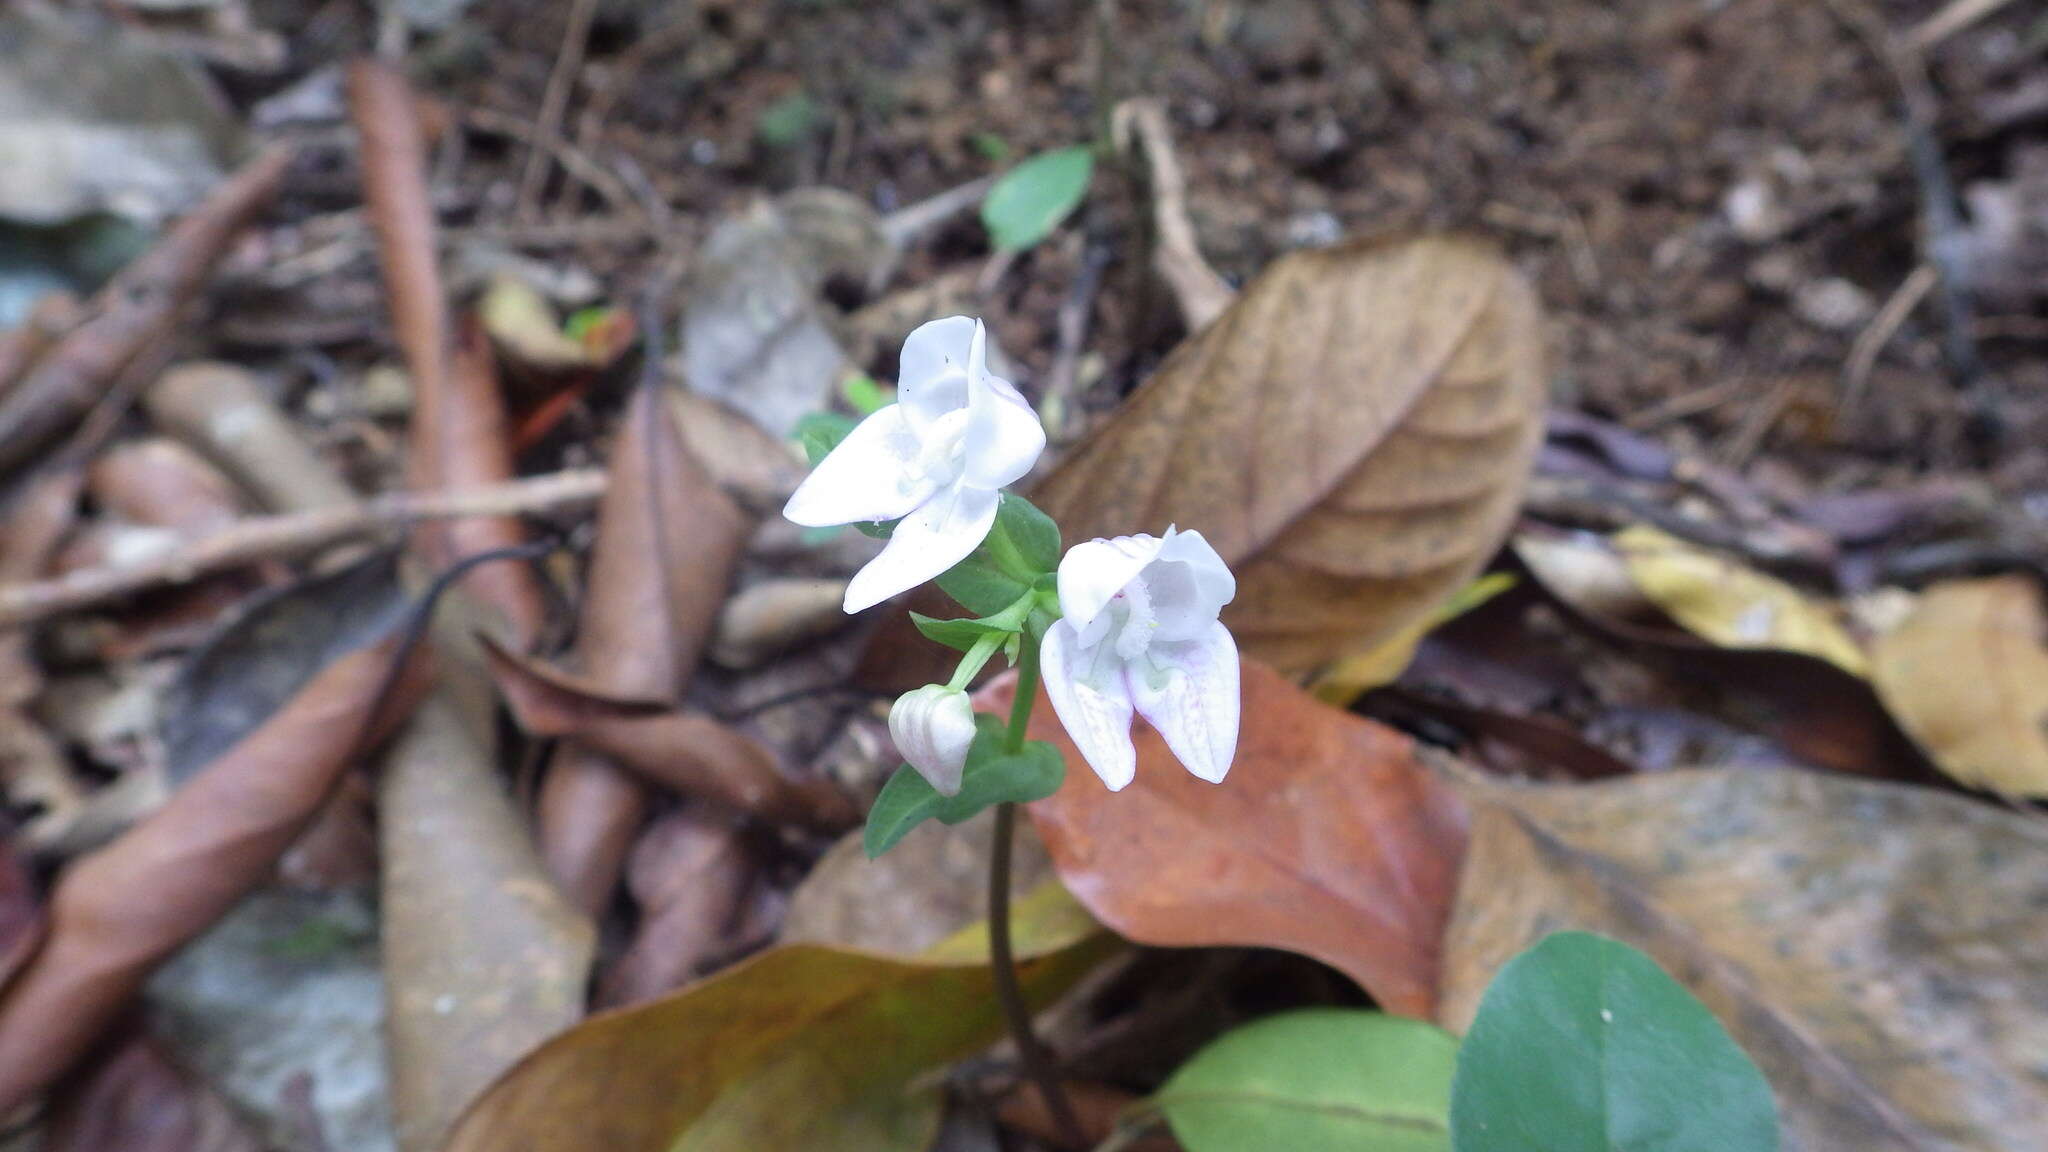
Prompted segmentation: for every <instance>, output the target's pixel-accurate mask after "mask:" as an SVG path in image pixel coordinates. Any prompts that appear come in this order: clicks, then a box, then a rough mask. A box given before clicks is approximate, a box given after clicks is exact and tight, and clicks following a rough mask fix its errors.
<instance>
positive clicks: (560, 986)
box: [377, 697, 595, 1152]
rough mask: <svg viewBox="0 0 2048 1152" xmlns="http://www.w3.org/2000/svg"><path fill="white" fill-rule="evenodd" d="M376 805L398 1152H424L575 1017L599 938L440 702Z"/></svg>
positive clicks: (400, 748) (428, 708)
mask: <svg viewBox="0 0 2048 1152" xmlns="http://www.w3.org/2000/svg"><path fill="white" fill-rule="evenodd" d="M377 799H378V811H379V813H380V814H381V817H382V820H381V825H380V831H381V841H382V844H383V862H384V872H383V885H382V905H383V914H384V923H383V941H384V985H385V994H386V996H387V998H388V1003H389V1005H390V1017H389V1019H388V1020H387V1022H386V1034H387V1036H388V1037H389V1042H390V1049H391V1095H392V1119H393V1124H394V1127H395V1129H396V1132H397V1137H398V1146H399V1148H400V1150H401V1152H428V1150H430V1149H433V1148H436V1147H438V1146H439V1144H440V1141H441V1138H442V1136H443V1135H444V1134H445V1133H446V1131H447V1130H448V1126H449V1125H450V1124H451V1123H453V1122H454V1120H455V1118H456V1117H457V1116H459V1115H461V1113H462V1109H463V1108H464V1107H466V1106H467V1105H468V1103H469V1101H470V1100H472V1099H474V1098H475V1097H476V1096H477V1094H478V1093H480V1092H482V1091H483V1089H484V1088H485V1087H486V1086H487V1085H489V1084H490V1082H491V1081H492V1080H494V1079H496V1078H497V1076H498V1075H499V1074H500V1073H502V1072H503V1071H504V1070H505V1069H507V1068H509V1067H511V1065H512V1063H513V1062H514V1061H516V1060H518V1059H519V1058H520V1057H521V1056H524V1055H525V1054H526V1053H527V1052H529V1051H531V1050H532V1049H533V1048H535V1047H536V1046H538V1045H539V1044H540V1043H541V1042H542V1041H544V1040H546V1039H547V1038H548V1037H550V1036H552V1035H554V1034H555V1033H557V1032H559V1031H561V1030H562V1029H564V1028H566V1027H568V1026H569V1025H570V1024H573V1023H575V1022H576V1021H577V1020H578V1019H580V1018H581V1017H582V1015H583V994H584V981H585V979H586V978H587V977H588V975H589V971H590V959H591V955H592V952H593V950H594V947H595V932H594V930H593V929H592V927H591V925H590V922H589V921H588V920H587V919H586V918H584V917H583V915H582V914H580V913H579V912H577V911H576V909H575V908H573V907H571V906H570V905H569V903H568V902H567V901H566V900H565V899H563V897H562V894H561V892H560V891H559V890H558V889H556V887H555V885H554V884H553V882H551V881H550V880H549V879H548V876H547V874H546V872H545V871H544V870H543V869H542V866H541V863H540V860H539V858H538V857H537V856H536V855H535V853H534V850H533V844H532V841H531V839H530V838H529V836H528V834H527V830H526V826H525V824H524V823H523V822H522V821H521V820H520V818H519V814H518V812H517V811H516V810H515V809H514V808H513V807H512V801H511V798H510V797H508V796H507V795H506V794H505V793H504V790H503V788H502V786H501V785H500V784H499V782H498V779H497V776H496V773H495V772H494V771H493V770H492V766H491V764H490V762H489V760H488V759H487V758H486V757H485V754H484V752H483V750H482V749H481V748H479V747H478V746H477V744H476V742H475V741H474V740H472V739H471V738H470V736H469V734H468V732H467V730H466V729H465V728H464V726H463V723H462V721H461V719H460V717H459V716H458V715H457V713H456V710H455V708H454V706H453V705H452V704H450V703H449V702H448V701H447V700H446V698H445V697H435V698H432V699H429V700H428V701H427V702H426V704H425V705H423V706H422V707H421V709H420V711H419V714H418V715H417V716H415V717H414V718H413V721H412V724H411V725H410V726H409V727H408V728H407V729H406V730H405V731H404V732H403V733H402V734H401V735H400V736H399V738H398V739H397V740H396V741H395V742H394V743H393V745H392V748H391V754H390V756H389V757H388V758H387V760H386V762H385V765H384V772H383V776H382V777H381V779H380V781H379V788H378V794H377Z"/></svg>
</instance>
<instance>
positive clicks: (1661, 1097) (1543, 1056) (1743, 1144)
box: [1451, 932, 1778, 1152]
mask: <svg viewBox="0 0 2048 1152" xmlns="http://www.w3.org/2000/svg"><path fill="white" fill-rule="evenodd" d="M1451 1136H1452V1141H1453V1143H1454V1145H1455V1147H1456V1148H1457V1149H1458V1152H1526V1150H1528V1149H1533V1148H1541V1149H1544V1150H1545V1152H1636V1150H1641V1152H1652V1150H1654V1152H1736V1150H1738V1149H1739V1150H1740V1152H1774V1150H1775V1149H1776V1148H1777V1147H1778V1113H1777V1107H1776V1104H1775V1103H1774V1102H1773V1100H1772V1098H1771V1087H1770V1085H1769V1084H1768V1083H1766V1082H1765V1081H1764V1077H1763V1073H1761V1072H1759V1071H1757V1068H1756V1065H1755V1064H1753V1063H1751V1062H1750V1059H1749V1056H1748V1055H1747V1054H1746V1053H1744V1052H1743V1050H1742V1049H1741V1047H1739V1046H1738V1045H1737V1044H1736V1043H1735V1041H1734V1040H1732V1039H1730V1038H1729V1036H1728V1033H1727V1032H1726V1031H1725V1030H1724V1029H1723V1028H1722V1027H1721V1023H1720V1021H1718V1020H1716V1019H1714V1016H1713V1014H1712V1013H1710V1012H1708V1011H1707V1009H1706V1007H1705V1005H1702V1004H1701V1003H1700V1002H1699V1001H1698V1000H1697V999H1695V998H1694V997H1693V995H1692V993H1690V992H1688V991H1686V990H1685V988H1684V987H1683V986H1681V985H1680V984H1679V983H1678V982H1677V981H1676V980H1673V979H1672V978H1671V977H1670V976H1668V975H1666V974H1665V972H1664V970H1663V969H1662V968H1659V967H1658V966H1657V964H1656V962H1655V961H1653V960H1651V959H1650V958H1649V957H1648V956H1645V955H1643V954H1642V953H1641V952H1638V951H1637V950H1635V949H1634V948H1631V947H1629V946H1628V945H1626V944H1623V943H1621V942H1620V941H1618V940H1610V939H1608V938H1607V937H1605V936H1596V935H1594V934H1592V933H1590V932H1559V933H1555V934H1553V935H1550V936H1547V937H1545V938H1544V939H1543V940H1542V941H1541V942H1539V943H1538V944H1537V945H1536V946H1535V947H1533V948H1530V949H1529V950H1528V951H1526V952H1523V953H1522V954H1521V955H1519V956H1516V957H1515V958H1514V959H1512V960H1510V961H1508V962H1507V963H1506V964H1504V965H1502V966H1501V970H1500V972H1499V974H1498V975H1496V976H1495V977H1494V979H1493V983H1492V984H1490V985H1489V986H1488V987H1487V989H1486V994H1485V996H1483V997H1482V998H1481V999H1480V1002H1479V1013H1478V1015H1477V1016H1475V1017H1474V1018H1473V1020H1472V1028H1471V1031H1469V1032H1467V1033H1466V1034H1465V1044H1464V1047H1463V1049H1462V1050H1461V1051H1460V1052H1459V1054H1458V1071H1457V1077H1456V1079H1455V1080H1454V1081H1453V1082H1452V1086H1451Z"/></svg>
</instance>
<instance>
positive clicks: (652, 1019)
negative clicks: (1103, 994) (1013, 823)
mask: <svg viewBox="0 0 2048 1152" xmlns="http://www.w3.org/2000/svg"><path fill="white" fill-rule="evenodd" d="M1037 925H1038V922H1037V921H1034V920H1033V919H1032V918H1031V917H1029V916H1027V917H1026V919H1025V924H1024V925H1022V926H1020V931H1019V933H1018V940H1017V945H1018V952H1019V955H1020V957H1023V959H1022V960H1021V962H1020V964H1019V966H1018V967H1019V977H1020V981H1021V983H1022V985H1023V989H1024V993H1025V996H1026V998H1027V999H1028V1000H1029V1001H1030V1002H1031V1003H1032V1004H1034V1005H1037V1006H1043V1005H1045V1004H1046V1003H1048V1002H1049V1001H1050V1000H1051V999H1052V998H1053V997H1055V996H1057V995H1058V994H1059V993H1060V992H1062V991H1064V990H1065V989H1067V988H1069V987H1071V986H1072V985H1073V983H1074V982H1075V981H1076V980H1078V979H1080V978H1081V977H1082V976H1083V975H1084V974H1085V973H1086V972H1087V971H1088V970H1089V968H1091V967H1092V966H1093V965H1094V964H1095V963H1096V962H1097V961H1098V960H1100V959H1101V958H1102V957H1103V956H1104V955H1105V954H1106V953H1107V951H1108V949H1109V947H1110V944H1109V942H1108V941H1107V940H1105V939H1104V938H1103V936H1102V935H1101V933H1100V932H1099V931H1097V930H1096V929H1095V926H1094V925H1092V924H1089V923H1087V922H1086V921H1085V919H1083V920H1082V921H1080V922H1078V923H1076V922H1075V921H1073V920H1071V919H1065V920H1060V921H1058V922H1057V924H1056V925H1055V924H1054V922H1053V921H1051V920H1046V921H1045V922H1044V925H1045V926H1047V927H1049V928H1051V930H1048V931H1042V932H1041V931H1029V930H1026V929H1028V928H1031V927H1034V926H1037ZM986 956H987V950H986V946H985V945H984V946H983V947H982V949H981V950H980V951H979V952H978V953H977V954H975V955H973V956H971V957H962V956H953V957H950V958H948V959H944V960H907V959H899V958H893V957H882V956H875V955H871V954H868V953H863V952H849V951H842V950H840V949H835V948H826V947H821V946H818V945H811V944H795V945H787V946H784V947H781V948H776V949H774V950H772V951H769V952H766V953H764V954H762V955H760V956H757V957H755V958H753V959H752V960H749V961H747V962H745V963H743V964H741V965H739V966H737V967H734V968H731V969H728V970H726V971H725V972H722V973H720V974H719V975H717V976H714V977H712V978H711V979H709V980H705V981H703V982H701V983H698V984H695V985H692V986H690V987H688V988H685V989H683V990H682V991H680V992H676V993H672V994H670V995H668V996H664V997H662V998H661V999H659V1000H654V1001H651V1002H649V1003H647V1004H643V1005H640V1006H638V1007H635V1008H628V1009H624V1010H622V1011H618V1012H609V1013H605V1014H603V1015H600V1016H595V1017H592V1018H591V1019H589V1020H586V1021H584V1022H583V1023H582V1024H580V1025H578V1026H577V1027H575V1028H574V1029H571V1030H570V1031H569V1032H568V1033H567V1034H565V1035H563V1036H560V1037H558V1038H556V1039H555V1040H554V1041H552V1042H550V1043H549V1044H547V1045H546V1046H544V1047H543V1048H541V1049H540V1050H539V1051H538V1052H535V1053H534V1054H533V1055H532V1056H530V1057H528V1058H527V1059H526V1060H524V1061H522V1062H521V1063H520V1064H519V1065H518V1066H517V1067H516V1068H514V1069H512V1071H511V1072H509V1073H508V1074H506V1076H505V1077H504V1079H502V1080H500V1081H499V1082H498V1083H497V1084H496V1085H495V1086H493V1087H492V1089H491V1091H490V1092H489V1093H487V1094H486V1095H485V1096H484V1097H483V1098H482V1099H480V1100H479V1101H477V1103H476V1105H475V1106H474V1107H473V1108H471V1109H470V1111H469V1114H468V1115H467V1116H465V1117H464V1118H463V1120H462V1122H461V1123H460V1124H458V1125H457V1126H456V1129H455V1132H454V1135H453V1136H452V1138H451V1139H450V1140H449V1142H448V1145H447V1148H446V1150H445V1152H485V1150H489V1152H499V1150H501V1149H507V1148H517V1149H522V1150H524V1152H558V1150H559V1152H572V1150H574V1152H581V1150H582V1149H586V1148H689V1149H695V1150H700V1152H754V1150H756V1149H766V1148H859V1149H869V1150H873V1152H921V1150H922V1149H925V1148H928V1147H930V1145H931V1141H932V1137H933V1135H934V1133H935V1132H936V1131H937V1128H938V1123H939V1112H940V1096H939V1091H938V1089H939V1086H938V1085H937V1084H936V1083H935V1082H933V1081H934V1078H932V1077H930V1076H928V1075H926V1074H927V1073H929V1072H931V1071H932V1070H934V1069H937V1068H939V1067H942V1066H944V1065H945V1064H948V1063H950V1062H952V1061H955V1060H959V1059H962V1058H964V1057H966V1056H969V1055H972V1054H973V1053H975V1052H978V1051H980V1050H981V1049H983V1048H986V1047H987V1046H988V1045H989V1044H991V1043H993V1042H994V1041H995V1040H996V1039H997V1038H998V1037H999V1036H1000V1035H1001V1034H1002V1030H1003V1025H1002V1016H1001V1013H1000V1012H999V1011H998V1009H997V1004H996V999H995V989H994V986H993V983H992V981H991V979H990V977H989V971H988V964H987V959H986ZM913 1006H914V1007H913ZM678 1069H684V1070H687V1071H686V1072H685V1073H684V1074H680V1075H679V1074H678V1071H677V1070H678Z"/></svg>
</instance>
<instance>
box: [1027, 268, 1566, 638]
mask: <svg viewBox="0 0 2048 1152" xmlns="http://www.w3.org/2000/svg"><path fill="white" fill-rule="evenodd" d="M1543 406H1544V374H1543V356H1542V341H1541V324H1540V318H1539V316H1538V313H1537V307H1536V301H1535V297H1534V295H1533V294H1532V293H1531V292H1530V290H1529V287H1528V285H1527V284H1526V283H1525V282H1524V281H1523V280H1522V278H1521V276H1520V275H1518V274H1517V273H1516V272H1515V271H1514V270H1513V269H1512V268H1511V267H1509V265H1508V264H1507V262H1506V261H1505V260H1503V259H1502V258H1501V257H1500V256H1499V255H1498V254H1497V253H1495V252H1494V251H1493V250H1492V249H1490V248H1488V247H1486V246H1484V245H1482V244H1479V243H1476V242H1473V241H1469V240H1461V239H1455V238H1442V237H1432V238H1426V239H1416V240H1408V241H1404V242H1398V243H1382V244H1347V245H1343V246H1340V247H1336V248H1329V249H1323V250H1319V251H1312V252H1295V253H1292V254H1289V255H1287V256H1284V257H1282V258H1281V259H1280V260H1279V261H1277V262H1275V263H1274V265H1273V266H1272V267H1271V268H1269V269H1268V270H1267V271H1266V272H1265V273H1264V274H1263V275H1262V276H1260V277H1259V278H1258V279H1257V280H1256V281H1254V282H1253V283H1252V284H1251V286H1250V287H1249V288H1247V289H1246V290H1245V292H1244V294H1243V295H1242V296H1240V297H1239V298H1238V299H1237V301H1236V302H1235V303H1233V304H1232V305H1231V306H1230V309H1229V310H1228V311H1226V312H1225V313H1224V314H1223V315H1222V316H1221V317H1219V318H1218V319H1217V320H1216V322H1215V323H1214V324H1212V325H1210V326H1209V327H1208V328H1207V329H1205V330H1204V331H1203V332H1202V333H1201V334H1200V335H1197V336H1195V337H1193V338H1191V339H1189V340H1188V341H1187V342H1186V343H1184V344H1182V345H1181V347H1180V348H1179V349H1178V350H1177V351H1176V352H1175V353H1174V354H1173V356H1172V357H1171V358H1170V359H1168V360H1167V362H1166V364H1165V365H1164V366H1163V367H1161V368H1160V370H1159V371H1158V373H1156V374H1155V375H1154V376H1153V378H1152V379H1151V380H1150V381H1148V382H1147V383H1146V384H1145V386H1144V387H1142V388H1140V389H1139V390H1138V391H1137V392H1136V393H1135V394H1133V395H1132V396H1131V398H1130V399H1129V401H1127V402H1126V403H1125V405H1124V407H1123V409H1122V410H1121V411H1119V412H1118V413H1117V414H1116V416H1115V417H1114V418H1113V419H1112V420H1110V422H1109V423H1108V424H1106V425H1104V426H1103V427H1102V428H1101V429H1100V430H1099V431H1098V432H1096V433H1095V435H1094V436H1092V437H1091V438H1090V439H1089V440H1088V441H1087V442H1086V443H1085V444H1083V445H1082V446H1081V447H1080V448H1079V449H1078V450H1077V451H1076V452H1075V453H1074V455H1073V456H1071V457H1069V458H1068V460H1067V461H1066V463H1065V464H1063V465H1062V466H1061V467H1060V469H1059V470H1058V471H1057V472H1056V473H1054V474H1053V476H1052V477H1051V478H1050V479H1049V480H1047V481H1046V483H1045V484H1043V485H1041V486H1040V488H1039V489H1038V491H1037V492H1035V493H1034V494H1033V498H1034V499H1035V500H1037V501H1038V503H1039V504H1040V506H1042V507H1043V508H1044V509H1045V510H1046V511H1047V512H1048V513H1050V514H1051V515H1052V517H1053V519H1055V520H1057V521H1059V524H1060V527H1061V530H1062V531H1063V532H1064V533H1065V535H1066V537H1067V539H1068V540H1069V541H1070V542H1072V541H1076V540H1086V539H1088V538H1090V537H1094V536H1117V535H1123V534H1127V533H1132V532H1149V533H1153V534H1157V533H1160V532H1163V531H1165V530H1166V527H1167V525H1169V524H1175V525H1178V526H1179V527H1181V528H1182V529H1184V530H1185V529H1199V530H1200V531H1201V532H1202V534H1203V535H1204V536H1206V537H1208V539H1209V541H1210V543H1212V544H1214V545H1215V546H1216V549H1217V551H1218V552H1220V553H1222V555H1223V558H1224V559H1225V560H1227V561H1229V562H1230V564H1231V566H1232V568H1233V569H1234V570H1235V571H1236V573H1237V580H1238V584H1237V600H1236V602H1235V603H1234V604H1232V605H1231V606H1230V608H1229V609H1228V610H1227V611H1226V613H1225V616H1224V619H1225V621H1226V622H1227V623H1229V625H1230V627H1231V630H1232V632H1234V633H1235V634H1236V636H1237V637H1238V641H1239V643H1241V644H1242V645H1243V646H1244V648H1245V650H1246V651H1248V652H1250V653H1252V654H1253V655H1256V656H1258V657H1260V658H1261V659H1264V660H1267V661H1269V662H1271V663H1273V664H1276V665H1278V666H1280V667H1281V668H1283V669H1289V670H1298V669H1302V668H1307V667H1311V666H1313V665H1316V664H1319V663H1322V662H1325V661H1327V660H1330V659H1333V658H1335V657H1338V656H1341V655H1344V654H1346V653H1349V652H1354V651H1358V650H1360V649H1363V648H1367V647H1370V646H1371V645H1373V644H1375V643H1377V642H1379V641H1381V640H1384V639H1385V638H1387V637H1388V636H1391V635H1393V634H1394V633H1395V632H1397V631H1398V630H1400V628H1401V627H1402V626H1404V625H1406V624H1408V623H1410V622H1412V621H1413V620H1415V619H1417V618H1418V617H1420V616H1422V615H1423V614H1424V613H1426V612H1428V611H1429V610H1430V608H1431V607H1432V606H1434V605H1435V604H1436V603H1437V601H1439V600H1441V599H1442V598H1443V597H1444V596H1446V595H1448V594H1449V593H1450V592H1451V591H1452V590H1453V589H1456V588H1458V587H1459V586H1461V585H1463V584H1464V583H1465V582H1466V581H1467V580H1470V579H1471V578H1472V576H1473V574H1474V573H1475V572H1476V571H1478V569H1479V567H1480V565H1482V564H1483V563H1485V561H1486V559H1487V557H1489V556H1490V555H1492V554H1493V552H1494V550H1495V549H1496V548H1498V547H1499V545H1500V542H1501V540H1502V539H1503V537H1504V536H1505V534H1506V532H1507V530H1508V527H1509V525H1510V524H1511V523H1512V522H1513V519H1514V515H1515V511H1516V508H1517V507H1518V506H1519V504H1520V500H1521V494H1522V487H1523V484H1524V482H1525V481H1526V480H1527V477H1528V472H1529V467H1530V463H1531V461H1532V460H1533V459H1534V457H1535V452H1536V447H1537V444H1538V442H1539V441H1540V439H1541V437H1542V425H1543Z"/></svg>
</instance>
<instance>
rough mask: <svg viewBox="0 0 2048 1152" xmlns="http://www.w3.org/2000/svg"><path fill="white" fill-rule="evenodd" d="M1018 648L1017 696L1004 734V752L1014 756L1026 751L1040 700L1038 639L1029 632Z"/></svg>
mask: <svg viewBox="0 0 2048 1152" xmlns="http://www.w3.org/2000/svg"><path fill="white" fill-rule="evenodd" d="M1017 647H1018V651H1017V696H1016V698H1015V699H1014V700H1012V701H1010V726H1009V728H1008V729H1007V730H1006V731H1005V732H1004V733H1003V751H1005V752H1010V753H1013V754H1014V753H1017V752H1022V751H1023V750H1024V733H1025V732H1026V730H1028V729H1029V728H1030V726H1031V705H1032V704H1033V703H1034V702H1036V701H1037V699H1038V637H1037V636H1034V635H1032V634H1031V633H1030V632H1028V631H1027V632H1025V633H1024V642H1023V643H1022V644H1020V645H1018V646H1017Z"/></svg>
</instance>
